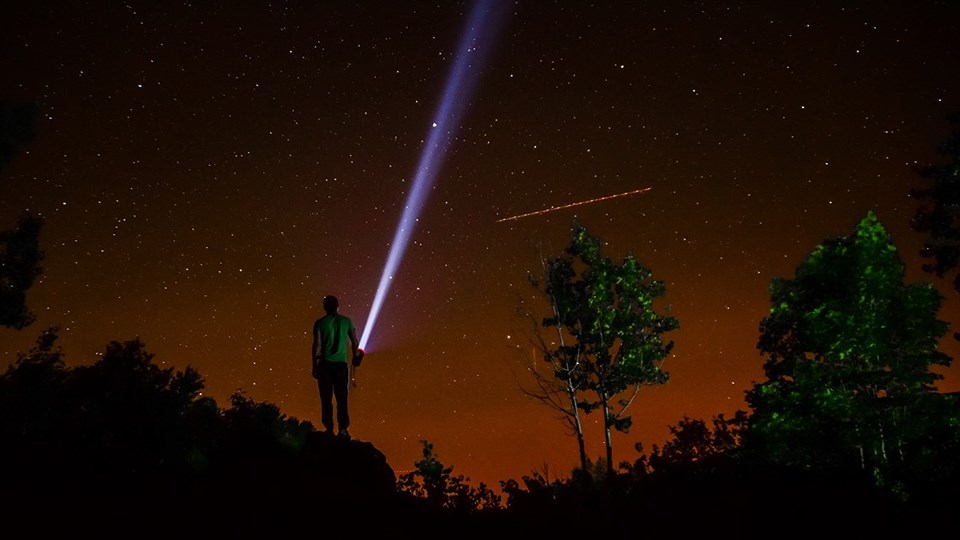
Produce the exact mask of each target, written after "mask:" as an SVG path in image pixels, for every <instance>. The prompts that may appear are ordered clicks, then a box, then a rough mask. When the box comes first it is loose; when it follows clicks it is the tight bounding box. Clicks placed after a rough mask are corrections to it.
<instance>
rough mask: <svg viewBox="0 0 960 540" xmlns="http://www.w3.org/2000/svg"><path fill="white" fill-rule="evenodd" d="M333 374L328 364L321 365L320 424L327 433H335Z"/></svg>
mask: <svg viewBox="0 0 960 540" xmlns="http://www.w3.org/2000/svg"><path fill="white" fill-rule="evenodd" d="M333 378H334V377H333V373H332V372H331V370H330V366H329V364H328V363H322V364H321V365H320V376H319V377H317V386H318V387H319V388H320V423H321V424H323V427H324V428H326V430H327V432H329V433H333Z"/></svg>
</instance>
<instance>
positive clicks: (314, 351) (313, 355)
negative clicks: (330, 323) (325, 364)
mask: <svg viewBox="0 0 960 540" xmlns="http://www.w3.org/2000/svg"><path fill="white" fill-rule="evenodd" d="M319 322H320V321H314V323H313V347H311V348H310V373H312V374H313V376H314V378H316V376H317V361H318V360H319V359H320V332H318V331H317V325H318V324H319Z"/></svg>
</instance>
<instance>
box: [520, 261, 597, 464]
mask: <svg viewBox="0 0 960 540" xmlns="http://www.w3.org/2000/svg"><path fill="white" fill-rule="evenodd" d="M540 262H541V265H542V275H540V276H535V275H530V276H528V278H529V280H530V284H531V285H533V287H534V288H535V289H536V290H537V291H538V292H540V293H541V294H543V295H544V296H546V298H547V300H548V301H549V303H550V308H551V310H552V313H553V316H552V317H550V318H548V319H541V318H538V317H537V316H536V315H534V314H533V313H529V312H525V313H523V317H524V319H525V320H527V321H528V322H529V323H530V326H531V329H530V335H529V337H530V340H531V342H532V344H533V347H534V350H535V351H537V352H539V353H540V355H541V356H542V360H540V359H538V358H536V355H535V354H534V356H533V357H532V358H531V359H530V361H529V365H528V369H527V371H528V373H529V374H530V376H531V377H532V379H533V382H534V384H535V385H536V388H535V389H530V388H524V387H522V386H521V391H523V392H524V394H526V395H528V396H530V397H532V398H534V399H536V400H538V401H540V402H541V403H543V404H545V405H547V406H548V407H550V408H552V409H554V410H556V411H558V412H559V413H560V415H561V416H560V418H561V419H562V420H564V422H566V423H567V425H568V426H569V428H570V430H571V431H572V432H573V434H574V436H576V438H577V449H578V451H579V455H580V470H581V471H586V470H587V464H588V461H589V460H588V458H587V450H586V445H585V443H584V435H583V422H582V421H581V418H580V399H579V393H580V391H582V390H583V389H584V384H585V382H586V380H585V377H584V376H583V370H581V369H580V351H581V349H580V348H579V347H576V346H568V344H567V341H568V340H570V341H572V338H569V337H568V336H567V335H566V333H565V331H564V327H563V323H562V322H561V321H562V320H563V319H562V318H561V316H560V311H559V310H560V306H559V305H558V303H557V298H556V297H555V296H554V294H553V292H552V289H550V288H549V287H546V288H545V289H541V287H542V283H543V281H542V280H546V282H547V283H550V282H552V281H561V280H563V279H565V276H564V274H565V273H566V272H569V271H570V268H569V267H568V266H567V265H565V264H563V261H562V259H553V260H550V261H548V260H546V259H544V258H543V256H542V254H541V257H540ZM558 273H559V274H561V275H559V276H558V275H556V274H558ZM541 328H546V329H547V330H546V332H548V333H550V334H552V333H553V332H556V336H555V337H548V336H546V335H544V333H543V332H542V331H541ZM541 361H543V362H546V363H547V365H548V366H549V367H548V368H547V370H546V371H544V369H543V368H541V366H540V365H539V363H540V362H541Z"/></svg>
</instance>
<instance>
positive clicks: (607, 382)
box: [543, 224, 679, 473]
mask: <svg viewBox="0 0 960 540" xmlns="http://www.w3.org/2000/svg"><path fill="white" fill-rule="evenodd" d="M543 291H544V293H545V294H546V295H547V297H549V298H550V299H551V300H552V301H553V303H554V306H555V311H554V316H553V317H547V318H545V319H544V320H543V326H544V327H560V328H562V329H563V331H564V332H565V333H566V334H567V335H569V336H570V338H571V339H570V344H561V345H559V346H557V347H556V349H554V351H552V354H553V355H554V357H551V358H549V359H551V360H554V361H553V365H554V366H561V367H562V368H564V369H560V370H558V371H557V372H556V373H555V376H556V377H557V378H558V379H561V380H569V381H571V383H572V384H571V386H572V387H573V388H575V389H576V390H577V392H579V401H578V402H577V406H578V408H579V409H580V410H582V411H583V412H585V413H590V412H591V411H594V410H598V409H599V410H600V411H601V412H602V413H603V416H604V431H605V435H606V437H605V441H606V449H607V458H606V462H607V466H608V472H609V473H612V472H613V469H612V466H613V465H612V459H613V451H612V443H611V439H610V430H611V429H613V430H617V431H622V432H627V431H629V429H630V426H631V424H632V418H631V417H630V416H628V415H626V410H627V408H628V407H629V406H630V404H631V403H632V401H633V398H634V397H636V394H637V392H639V390H640V388H641V387H644V386H648V385H659V384H664V383H666V382H667V380H668V379H669V375H668V373H667V372H666V371H665V370H663V369H662V364H663V361H664V360H665V359H666V358H667V357H668V356H669V354H670V352H671V350H672V348H673V342H672V341H664V339H663V334H664V333H666V332H669V331H671V330H674V329H676V328H678V327H679V323H678V322H677V320H676V319H675V318H673V317H670V316H663V315H660V314H658V313H657V312H656V310H655V308H654V302H655V301H656V300H657V299H659V298H661V297H663V295H664V294H665V292H666V287H665V285H664V283H663V282H662V281H658V280H654V279H652V273H651V271H650V270H649V269H648V268H646V267H644V266H643V265H642V264H640V262H639V261H638V260H637V259H636V258H635V257H634V256H633V255H627V256H626V257H624V259H623V261H622V262H620V263H616V262H614V261H613V260H611V259H609V258H608V257H606V256H604V255H603V253H602V251H601V242H600V240H599V239H598V238H596V237H595V236H593V235H591V234H590V233H589V232H588V231H587V229H586V228H584V227H583V226H581V225H579V224H576V225H575V226H574V229H573V237H572V239H571V243H570V246H569V247H568V248H567V249H566V250H565V251H564V255H562V256H560V257H557V258H554V259H552V260H550V261H548V262H547V264H546V268H545V281H544V283H543ZM557 358H562V359H565V360H564V361H556V360H557ZM574 358H575V359H576V361H575V362H571V361H569V359H574Z"/></svg>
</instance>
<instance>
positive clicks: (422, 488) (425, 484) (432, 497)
mask: <svg viewBox="0 0 960 540" xmlns="http://www.w3.org/2000/svg"><path fill="white" fill-rule="evenodd" d="M420 443H421V444H422V445H423V459H421V460H419V461H417V462H416V463H415V464H414V466H415V470H413V471H411V472H409V473H405V474H402V475H400V478H398V480H397V487H398V489H399V490H400V491H401V492H403V493H407V494H410V495H413V496H414V497H417V498H418V499H420V500H421V501H423V502H424V503H425V504H426V506H427V508H428V509H431V510H433V511H454V512H467V513H469V512H479V511H486V510H495V509H499V508H500V496H499V495H497V494H496V493H494V492H493V491H492V490H490V489H489V488H488V487H487V486H486V484H484V483H483V482H481V483H480V485H479V487H476V488H474V487H473V486H471V485H470V484H469V483H468V482H469V478H465V477H464V476H462V475H455V474H453V467H447V466H445V465H444V464H443V463H441V462H440V459H439V457H438V456H437V455H436V454H434V452H433V444H431V443H430V442H428V441H425V440H422V441H420Z"/></svg>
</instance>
